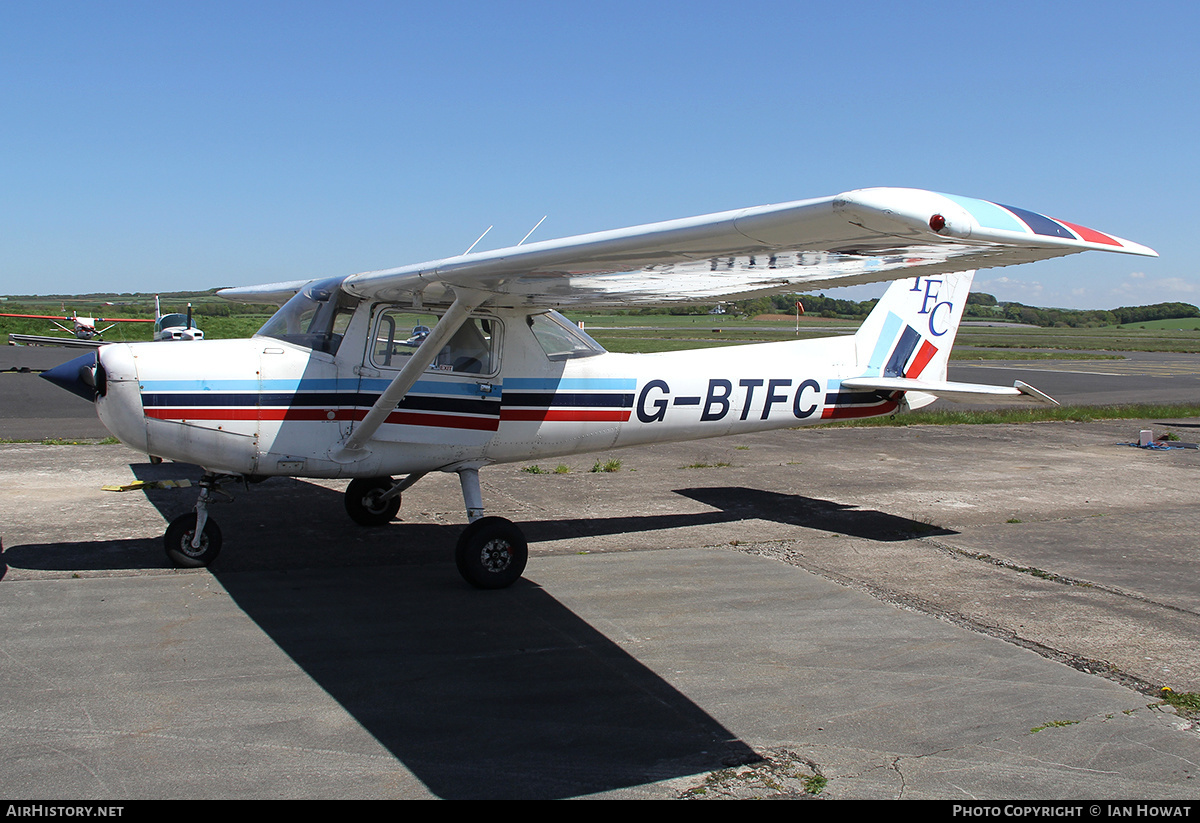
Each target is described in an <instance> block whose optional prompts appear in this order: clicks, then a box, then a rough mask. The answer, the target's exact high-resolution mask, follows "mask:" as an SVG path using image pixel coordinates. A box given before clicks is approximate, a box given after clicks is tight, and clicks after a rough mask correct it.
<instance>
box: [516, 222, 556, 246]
mask: <svg viewBox="0 0 1200 823" xmlns="http://www.w3.org/2000/svg"><path fill="white" fill-rule="evenodd" d="M549 216H550V215H548V214H547V215H544V216H543V217H542V219H541V220H539V221H537V226H534V227H533V228H532V229H530V230H529V234H533V233H534V232H535V231H537V230H538V226H540V225H542V223H545V222H546V218H547V217H549ZM529 234H527V235H525V236H524V237H522V238H521V243H524V242H525V241H526V240H528V239H529ZM521 243H518V244H517V245H518V246H519V245H521Z"/></svg>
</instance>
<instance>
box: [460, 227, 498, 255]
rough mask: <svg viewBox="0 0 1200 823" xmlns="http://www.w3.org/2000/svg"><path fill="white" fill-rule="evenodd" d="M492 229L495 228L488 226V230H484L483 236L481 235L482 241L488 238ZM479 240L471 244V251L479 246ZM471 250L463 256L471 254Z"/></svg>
mask: <svg viewBox="0 0 1200 823" xmlns="http://www.w3.org/2000/svg"><path fill="white" fill-rule="evenodd" d="M492 228H493V226H488V227H487V228H486V229H484V230H483V234H481V235H479V240H482V239H483V238H485V237H487V233H488V232H489V231H491V230H492ZM479 240H476V241H475V242H474V243H472V244H471V249H473V248H475V247H476V246H478V245H479ZM471 249H467V250H466V251H465V252H463V254H470V253H471Z"/></svg>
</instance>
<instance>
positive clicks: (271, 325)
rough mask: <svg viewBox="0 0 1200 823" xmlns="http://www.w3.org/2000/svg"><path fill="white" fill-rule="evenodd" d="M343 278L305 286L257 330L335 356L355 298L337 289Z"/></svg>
mask: <svg viewBox="0 0 1200 823" xmlns="http://www.w3.org/2000/svg"><path fill="white" fill-rule="evenodd" d="M345 279H346V278H344V277H334V278H330V279H329V280H319V281H317V282H315V283H309V284H308V285H307V286H305V287H304V288H302V289H301V290H300V291H299V292H297V293H296V295H295V297H293V298H292V299H291V300H289V301H287V302H286V303H284V304H283V306H282V307H281V308H280V309H279V311H277V312H275V314H274V315H273V316H272V317H271V319H270V320H268V321H267V322H266V324H265V325H264V326H263V327H262V328H261V329H259V330H258V333H259V335H261V336H263V337H274V338H275V339H276V340H283V341H286V342H288V343H292V344H294V345H297V346H304V347H305V348H309V349H312V350H314V351H319V352H325V353H326V354H337V350H338V347H339V346H340V345H341V344H342V335H344V334H345V332H346V327H347V326H349V325H350V318H351V317H352V316H353V315H354V308H355V306H357V305H358V299H357V298H355V297H351V296H350V295H349V294H347V293H346V292H344V291H342V290H341V288H339V287H340V286H341V284H342V281H343V280H345Z"/></svg>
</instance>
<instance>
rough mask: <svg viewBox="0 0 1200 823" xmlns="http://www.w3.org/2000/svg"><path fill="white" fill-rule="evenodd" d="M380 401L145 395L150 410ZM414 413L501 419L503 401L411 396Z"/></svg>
mask: <svg viewBox="0 0 1200 823" xmlns="http://www.w3.org/2000/svg"><path fill="white" fill-rule="evenodd" d="M378 399H379V395H378V394H367V393H352V392H311V393H304V394H286V393H270V394H257V393H239V394H226V393H218V392H197V393H180V394H164V393H153V394H143V395H142V405H143V406H146V407H159V408H162V407H168V408H170V407H175V408H200V407H206V406H232V407H242V408H281V407H282V408H370V407H371V406H372V405H374V404H375V401H376V400H378ZM396 408H398V409H409V410H413V411H440V412H457V413H459V414H480V415H490V416H493V417H499V416H500V402H499V398H497V399H495V400H483V399H479V400H473V399H470V398H465V397H431V396H428V395H409V396H408V397H405V398H404V399H403V400H401V401H400V403H399V404H398V405H397V406H396Z"/></svg>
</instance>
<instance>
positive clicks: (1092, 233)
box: [1054, 217, 1121, 246]
mask: <svg viewBox="0 0 1200 823" xmlns="http://www.w3.org/2000/svg"><path fill="white" fill-rule="evenodd" d="M1054 219H1055V220H1058V218H1057V217H1056V218H1054ZM1058 222H1059V223H1062V224H1063V225H1064V226H1066V227H1067V228H1069V229H1070V230H1071V231H1073V232H1075V233H1076V234H1078V235H1079V237H1080V239H1081V240H1086V241H1087V242H1089V243H1103V244H1105V245H1106V246H1120V245H1121V242H1120V241H1119V240H1114V239H1113V238H1111V237H1109V236H1108V235H1107V234H1105V233H1104V232H1099V231H1096V230H1095V229H1089V228H1088V227H1087V226H1076V225H1075V224H1074V223H1068V222H1067V221H1066V220H1058Z"/></svg>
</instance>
